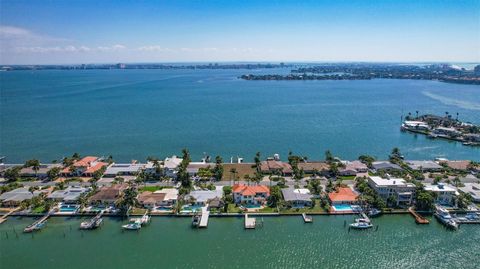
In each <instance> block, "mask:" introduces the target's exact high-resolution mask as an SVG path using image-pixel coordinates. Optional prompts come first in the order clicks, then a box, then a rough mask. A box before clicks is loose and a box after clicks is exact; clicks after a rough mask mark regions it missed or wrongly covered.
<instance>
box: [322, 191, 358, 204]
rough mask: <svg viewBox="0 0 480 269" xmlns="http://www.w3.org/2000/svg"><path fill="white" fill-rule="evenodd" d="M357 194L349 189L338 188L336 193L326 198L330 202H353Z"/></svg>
mask: <svg viewBox="0 0 480 269" xmlns="http://www.w3.org/2000/svg"><path fill="white" fill-rule="evenodd" d="M357 197H358V194H356V193H355V192H353V191H352V189H350V188H338V189H337V191H334V192H331V193H329V194H328V198H330V201H332V202H339V201H348V202H355V201H356V199H357Z"/></svg>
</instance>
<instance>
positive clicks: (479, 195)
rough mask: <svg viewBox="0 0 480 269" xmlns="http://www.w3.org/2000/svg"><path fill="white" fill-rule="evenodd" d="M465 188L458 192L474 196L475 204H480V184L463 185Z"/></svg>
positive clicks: (460, 188)
mask: <svg viewBox="0 0 480 269" xmlns="http://www.w3.org/2000/svg"><path fill="white" fill-rule="evenodd" d="M463 185H464V186H463V187H459V188H458V190H459V191H461V192H463V193H468V194H470V195H471V196H472V198H473V201H474V202H475V203H480V184H479V183H463Z"/></svg>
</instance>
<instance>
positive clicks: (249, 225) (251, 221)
mask: <svg viewBox="0 0 480 269" xmlns="http://www.w3.org/2000/svg"><path fill="white" fill-rule="evenodd" d="M256 224H257V219H256V218H250V217H248V214H245V229H255V226H256Z"/></svg>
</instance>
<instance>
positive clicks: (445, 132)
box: [433, 127, 462, 137]
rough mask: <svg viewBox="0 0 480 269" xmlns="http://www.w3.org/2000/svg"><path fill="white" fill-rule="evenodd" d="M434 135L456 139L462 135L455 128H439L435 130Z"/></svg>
mask: <svg viewBox="0 0 480 269" xmlns="http://www.w3.org/2000/svg"><path fill="white" fill-rule="evenodd" d="M433 134H435V135H440V136H448V137H456V136H459V135H461V134H462V132H460V131H458V130H457V129H455V128H453V127H437V128H435V129H434V130H433Z"/></svg>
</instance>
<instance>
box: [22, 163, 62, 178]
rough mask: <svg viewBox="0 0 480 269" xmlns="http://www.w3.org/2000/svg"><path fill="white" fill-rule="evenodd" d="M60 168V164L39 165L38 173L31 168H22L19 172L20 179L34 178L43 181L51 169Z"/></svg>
mask: <svg viewBox="0 0 480 269" xmlns="http://www.w3.org/2000/svg"><path fill="white" fill-rule="evenodd" d="M55 167H57V168H62V165H61V164H58V163H54V164H41V165H40V167H39V169H38V171H35V170H33V167H23V168H22V169H21V170H20V176H21V177H36V178H38V179H45V178H47V177H48V175H47V173H48V171H50V170H51V169H52V168H55Z"/></svg>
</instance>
